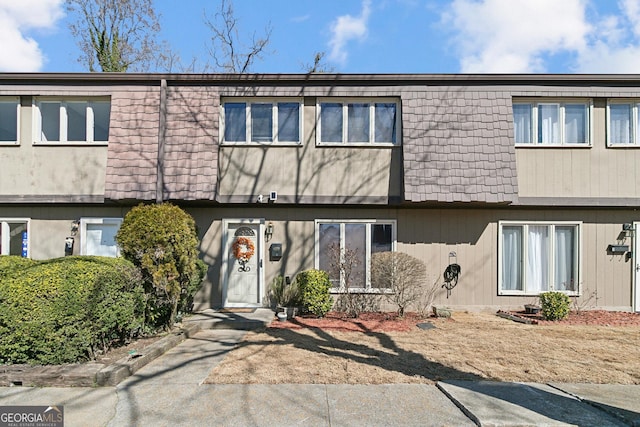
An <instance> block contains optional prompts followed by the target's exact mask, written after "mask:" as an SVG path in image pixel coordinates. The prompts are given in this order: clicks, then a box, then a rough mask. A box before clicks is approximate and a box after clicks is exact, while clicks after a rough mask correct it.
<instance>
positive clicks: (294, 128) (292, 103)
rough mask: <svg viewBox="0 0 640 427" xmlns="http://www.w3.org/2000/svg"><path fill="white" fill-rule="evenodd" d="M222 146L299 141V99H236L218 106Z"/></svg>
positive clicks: (300, 119)
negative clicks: (224, 144) (219, 108)
mask: <svg viewBox="0 0 640 427" xmlns="http://www.w3.org/2000/svg"><path fill="white" fill-rule="evenodd" d="M222 122H223V123H222V126H223V129H224V132H223V135H224V143H227V144H235V143H247V142H254V143H294V144H299V143H300V142H301V141H302V126H301V124H302V102H301V101H300V100H299V99H278V100H267V99H260V98H257V99H238V100H231V99H230V100H227V101H225V102H223V105H222Z"/></svg>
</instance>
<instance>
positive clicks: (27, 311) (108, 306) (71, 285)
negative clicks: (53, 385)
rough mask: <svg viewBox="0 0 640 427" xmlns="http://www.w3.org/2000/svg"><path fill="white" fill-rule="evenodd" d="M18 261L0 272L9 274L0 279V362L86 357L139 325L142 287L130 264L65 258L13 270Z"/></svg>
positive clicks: (63, 360)
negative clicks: (9, 272) (8, 272)
mask: <svg viewBox="0 0 640 427" xmlns="http://www.w3.org/2000/svg"><path fill="white" fill-rule="evenodd" d="M1 258H3V257H0V259H1ZM2 262H3V263H5V264H11V263H12V260H6V259H4V260H2ZM20 263H23V261H16V263H15V265H14V266H13V267H12V268H4V269H3V270H2V271H3V272H5V274H6V272H7V271H13V273H12V274H6V275H5V278H4V279H3V280H2V281H1V282H0V307H2V309H1V310H0V362H2V363H34V364H62V363H73V362H77V361H81V360H86V359H89V358H91V357H92V356H93V355H94V354H95V352H96V351H97V350H99V349H102V350H106V349H107V348H109V347H110V346H111V345H112V344H113V343H115V342H117V341H122V340H125V339H127V338H129V337H131V336H132V335H134V334H135V333H137V332H138V331H139V330H140V329H141V327H142V322H143V313H144V293H143V292H144V291H143V288H142V285H141V284H140V283H141V280H140V275H139V272H138V270H137V269H136V268H135V267H134V266H133V264H131V263H130V262H128V261H126V260H124V259H122V258H105V257H65V258H57V259H52V260H47V261H42V262H32V263H33V265H31V266H29V268H26V269H22V270H20V271H19V272H18V271H16V270H17V268H18V267H16V266H18V265H19V264H20ZM24 265H28V263H24Z"/></svg>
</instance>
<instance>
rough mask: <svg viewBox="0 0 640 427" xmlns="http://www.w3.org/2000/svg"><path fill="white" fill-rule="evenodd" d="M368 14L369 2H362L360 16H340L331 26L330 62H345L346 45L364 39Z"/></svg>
mask: <svg viewBox="0 0 640 427" xmlns="http://www.w3.org/2000/svg"><path fill="white" fill-rule="evenodd" d="M370 14H371V0H363V2H362V11H361V12H360V16H356V17H353V16H351V15H342V16H339V17H338V18H337V19H336V20H335V21H334V22H333V23H332V24H331V33H332V37H331V40H330V41H329V46H330V48H331V51H330V52H329V59H330V60H332V61H336V62H339V63H345V62H346V60H347V56H348V54H347V51H346V49H345V46H346V44H347V42H349V41H350V40H352V39H364V38H365V37H366V35H367V21H368V20H369V15H370Z"/></svg>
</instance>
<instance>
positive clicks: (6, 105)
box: [0, 96, 20, 144]
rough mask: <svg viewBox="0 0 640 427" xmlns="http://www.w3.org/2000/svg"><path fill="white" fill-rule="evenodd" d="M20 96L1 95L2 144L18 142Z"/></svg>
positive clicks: (0, 126)
mask: <svg viewBox="0 0 640 427" xmlns="http://www.w3.org/2000/svg"><path fill="white" fill-rule="evenodd" d="M19 108H20V98H18V97H17V96H13V97H11V96H0V144H17V143H18V141H19V140H18V135H19V133H18V129H20V122H19V118H20V114H19V111H20V110H19Z"/></svg>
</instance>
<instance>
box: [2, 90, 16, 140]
mask: <svg viewBox="0 0 640 427" xmlns="http://www.w3.org/2000/svg"><path fill="white" fill-rule="evenodd" d="M14 102H15V104H16V140H15V141H0V145H19V144H20V97H19V96H0V103H6V104H9V103H14Z"/></svg>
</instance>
